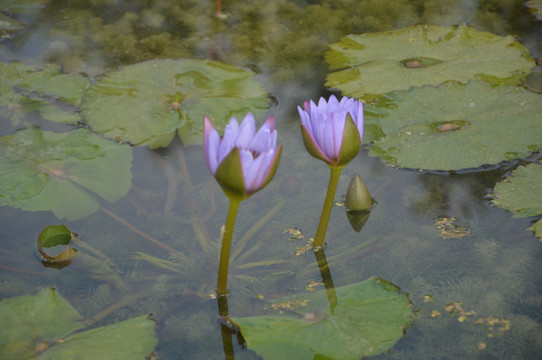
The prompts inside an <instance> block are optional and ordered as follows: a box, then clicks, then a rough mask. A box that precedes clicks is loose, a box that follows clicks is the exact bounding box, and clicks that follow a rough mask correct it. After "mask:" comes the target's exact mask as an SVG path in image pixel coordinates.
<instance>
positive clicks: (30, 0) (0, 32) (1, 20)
mask: <svg viewBox="0 0 542 360" xmlns="http://www.w3.org/2000/svg"><path fill="white" fill-rule="evenodd" d="M44 7H45V0H3V1H1V2H0V41H1V40H2V39H3V38H6V37H8V36H9V34H10V33H11V32H13V31H15V30H21V29H24V28H25V27H26V25H25V24H24V23H22V22H20V21H17V20H15V19H12V18H10V17H8V16H7V15H6V14H10V15H11V14H13V13H18V14H32V13H35V12H37V11H39V10H41V9H43V8H44Z"/></svg>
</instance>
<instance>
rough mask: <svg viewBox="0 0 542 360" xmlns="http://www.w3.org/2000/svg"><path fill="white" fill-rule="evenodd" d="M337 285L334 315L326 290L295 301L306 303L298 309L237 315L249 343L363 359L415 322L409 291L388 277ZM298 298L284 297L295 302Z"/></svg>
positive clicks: (273, 354) (306, 355)
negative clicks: (277, 313)
mask: <svg viewBox="0 0 542 360" xmlns="http://www.w3.org/2000/svg"><path fill="white" fill-rule="evenodd" d="M335 290H336V293H337V298H338V303H337V306H336V307H335V311H334V315H330V311H329V307H330V306H329V302H328V298H327V295H326V291H325V290H321V291H316V292H314V293H307V294H304V296H303V299H302V300H301V301H297V302H295V303H297V304H306V306H304V307H301V308H300V309H299V311H298V313H297V314H296V313H295V312H294V311H290V316H286V315H284V316H273V315H268V316H254V317H246V318H236V319H235V321H237V323H238V324H239V325H240V327H241V333H242V334H243V337H244V338H245V340H246V343H247V347H248V348H249V349H252V350H254V351H256V352H257V353H258V354H259V355H260V356H262V357H263V358H264V359H283V358H288V359H300V360H303V359H310V360H312V359H315V358H318V359H320V358H325V359H341V360H348V359H352V360H354V359H355V360H357V359H360V358H362V357H364V356H371V355H376V354H379V353H381V352H384V351H386V350H388V349H389V348H391V347H392V346H393V344H395V342H396V341H397V340H399V339H400V338H401V337H402V336H403V334H404V329H405V327H407V326H410V325H411V324H412V321H413V320H412V316H413V312H412V307H411V304H410V301H409V300H408V298H407V296H406V295H404V294H399V289H398V288H397V287H396V286H394V285H392V284H390V283H389V282H388V281H386V280H384V279H379V278H371V279H367V280H365V281H363V282H361V283H357V284H352V285H347V286H342V287H339V288H336V289H335ZM292 299H293V298H286V299H280V300H278V301H280V302H282V303H284V302H288V301H290V303H292V302H291V300H292ZM284 354H286V355H287V356H284ZM288 354H290V355H288ZM291 354H295V356H292V355H291Z"/></svg>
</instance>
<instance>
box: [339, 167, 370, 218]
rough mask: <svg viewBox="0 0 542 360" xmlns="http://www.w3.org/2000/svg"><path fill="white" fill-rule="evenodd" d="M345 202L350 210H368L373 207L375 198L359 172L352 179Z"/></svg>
mask: <svg viewBox="0 0 542 360" xmlns="http://www.w3.org/2000/svg"><path fill="white" fill-rule="evenodd" d="M344 204H345V205H346V209H347V210H349V211H368V210H370V209H371V206H372V205H373V198H372V197H371V194H370V193H369V189H367V185H365V183H364V182H363V180H362V179H361V176H359V174H355V175H354V176H353V177H352V180H350V184H349V185H348V190H346V195H345V197H344Z"/></svg>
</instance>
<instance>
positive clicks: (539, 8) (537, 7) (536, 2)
mask: <svg viewBox="0 0 542 360" xmlns="http://www.w3.org/2000/svg"><path fill="white" fill-rule="evenodd" d="M525 6H527V7H528V8H529V9H531V12H532V13H533V14H534V16H535V17H536V18H537V19H538V20H542V0H531V1H527V2H526V3H525Z"/></svg>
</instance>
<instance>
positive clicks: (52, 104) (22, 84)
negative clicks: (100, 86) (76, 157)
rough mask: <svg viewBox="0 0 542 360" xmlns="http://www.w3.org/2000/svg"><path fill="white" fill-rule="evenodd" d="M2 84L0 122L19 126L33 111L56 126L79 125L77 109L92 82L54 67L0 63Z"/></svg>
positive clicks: (0, 89)
mask: <svg viewBox="0 0 542 360" xmlns="http://www.w3.org/2000/svg"><path fill="white" fill-rule="evenodd" d="M0 84H1V86H0V120H3V119H8V120H11V124H12V125H13V126H16V125H17V124H19V123H20V122H21V121H22V120H23V119H24V117H25V116H26V115H28V114H29V113H31V112H34V111H37V112H39V113H40V114H41V116H42V117H43V118H45V119H48V120H52V121H56V122H63V123H69V124H73V123H76V122H78V121H80V120H81V117H80V116H79V115H78V114H77V113H76V112H75V110H76V109H75V106H77V105H78V104H79V102H80V101H81V97H82V94H83V90H85V88H86V87H87V86H88V84H89V81H88V79H87V78H85V77H83V76H81V75H78V74H62V73H61V72H60V69H59V68H58V67H57V66H55V65H46V66H44V67H31V66H26V65H22V64H20V63H11V64H2V63H0Z"/></svg>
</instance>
